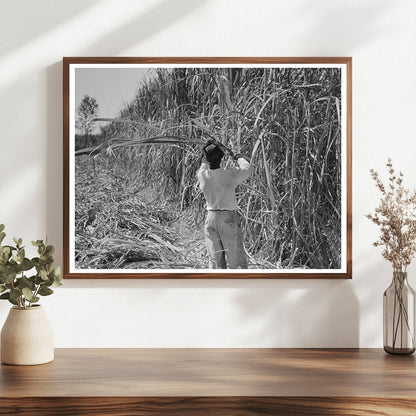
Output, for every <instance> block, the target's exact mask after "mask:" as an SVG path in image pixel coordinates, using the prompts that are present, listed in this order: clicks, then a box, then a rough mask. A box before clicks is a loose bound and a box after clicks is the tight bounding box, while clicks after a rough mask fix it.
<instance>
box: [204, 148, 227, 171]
mask: <svg viewBox="0 0 416 416" xmlns="http://www.w3.org/2000/svg"><path fill="white" fill-rule="evenodd" d="M203 152H204V155H205V158H206V160H207V162H208V163H209V166H210V168H211V169H218V168H219V167H220V163H221V160H222V158H223V156H224V152H223V151H222V150H221V148H220V147H218V146H217V145H215V144H212V143H211V144H208V145H207V146H205V147H204V150H203Z"/></svg>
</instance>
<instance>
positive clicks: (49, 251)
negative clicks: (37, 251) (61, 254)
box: [45, 246, 55, 256]
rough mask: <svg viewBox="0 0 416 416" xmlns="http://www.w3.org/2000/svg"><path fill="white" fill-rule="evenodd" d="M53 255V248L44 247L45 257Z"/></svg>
mask: <svg viewBox="0 0 416 416" xmlns="http://www.w3.org/2000/svg"><path fill="white" fill-rule="evenodd" d="M53 253H55V247H54V246H46V249H45V256H51V255H52V254H53Z"/></svg>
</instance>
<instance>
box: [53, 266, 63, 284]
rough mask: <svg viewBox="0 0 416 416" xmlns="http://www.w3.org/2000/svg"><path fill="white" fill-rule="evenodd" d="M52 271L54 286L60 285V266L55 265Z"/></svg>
mask: <svg viewBox="0 0 416 416" xmlns="http://www.w3.org/2000/svg"><path fill="white" fill-rule="evenodd" d="M52 272H53V277H54V283H55V285H56V286H60V285H62V284H63V278H62V273H61V268H60V267H57V268H56V269H54V270H53V271H52Z"/></svg>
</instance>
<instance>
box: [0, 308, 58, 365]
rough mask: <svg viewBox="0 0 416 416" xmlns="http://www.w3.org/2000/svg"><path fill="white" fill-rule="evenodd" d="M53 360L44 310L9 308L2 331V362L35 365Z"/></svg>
mask: <svg viewBox="0 0 416 416" xmlns="http://www.w3.org/2000/svg"><path fill="white" fill-rule="evenodd" d="M53 359H54V341H53V329H52V326H51V324H50V323H49V320H48V318H47V316H46V313H45V310H44V309H43V307H42V306H40V305H36V306H32V307H30V308H27V309H18V308H17V307H15V306H14V307H13V308H11V309H10V312H9V315H8V316H7V319H6V322H5V323H4V326H3V329H2V330H1V362H2V363H4V364H13V365H34V364H44V363H49V362H50V361H53Z"/></svg>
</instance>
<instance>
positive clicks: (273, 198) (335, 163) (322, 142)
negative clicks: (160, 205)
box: [85, 68, 343, 269]
mask: <svg viewBox="0 0 416 416" xmlns="http://www.w3.org/2000/svg"><path fill="white" fill-rule="evenodd" d="M340 76H341V74H340V70H338V69H333V68H313V69H312V68H307V69H305V68H283V69H273V68H176V69H163V68H159V69H157V70H154V71H153V72H152V73H150V74H149V76H148V78H147V79H146V80H145V81H144V82H143V83H142V85H141V87H140V88H139V90H138V91H137V94H136V96H135V98H134V100H133V101H132V102H131V103H129V104H128V105H126V106H125V108H124V109H123V110H122V111H121V112H120V116H119V119H118V120H115V121H113V122H111V123H110V124H108V125H106V126H104V127H102V129H101V137H100V140H101V141H102V144H101V146H99V147H98V151H100V150H102V151H103V154H104V151H105V152H106V154H107V156H111V157H112V158H111V161H110V162H108V163H109V164H110V165H107V169H110V170H111V171H112V172H117V174H118V175H120V177H122V178H123V179H122V181H124V182H123V183H124V186H128V184H134V183H139V184H140V187H141V189H151V190H152V193H154V195H155V196H156V195H157V196H158V197H160V198H162V199H163V200H165V201H174V203H175V204H176V205H177V209H178V212H183V211H186V212H187V213H188V214H189V213H191V214H192V215H193V217H194V219H195V222H194V226H195V224H197V225H199V224H201V219H202V217H203V215H204V198H203V195H201V193H200V191H199V189H198V187H197V186H196V171H197V169H198V168H199V156H200V147H201V146H200V143H202V142H203V141H204V139H206V138H208V137H215V138H217V139H218V140H220V141H221V142H222V143H223V144H224V145H226V146H229V147H232V148H234V149H237V150H239V151H240V152H241V153H243V155H245V157H246V158H247V159H250V161H251V164H252V166H253V173H252V175H251V177H250V179H249V180H248V181H247V182H246V183H244V184H243V185H241V186H240V187H239V188H238V203H239V207H240V211H241V214H242V221H243V229H244V235H245V247H246V250H247V253H248V256H249V259H250V262H251V263H252V264H253V265H254V266H255V267H258V268H295V267H302V268H314V269H319V268H323V269H328V268H339V267H340V260H341V256H340V254H341V111H343V110H342V108H343V107H342V104H343V103H341V85H340V82H341V78H340ZM95 150H96V151H97V148H95ZM88 151H89V150H88ZM85 153H87V152H85ZM232 163H234V162H231V161H227V164H232Z"/></svg>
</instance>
